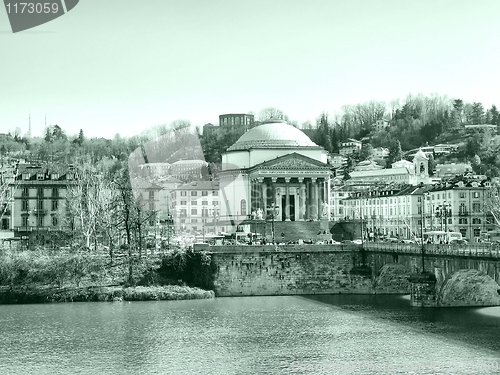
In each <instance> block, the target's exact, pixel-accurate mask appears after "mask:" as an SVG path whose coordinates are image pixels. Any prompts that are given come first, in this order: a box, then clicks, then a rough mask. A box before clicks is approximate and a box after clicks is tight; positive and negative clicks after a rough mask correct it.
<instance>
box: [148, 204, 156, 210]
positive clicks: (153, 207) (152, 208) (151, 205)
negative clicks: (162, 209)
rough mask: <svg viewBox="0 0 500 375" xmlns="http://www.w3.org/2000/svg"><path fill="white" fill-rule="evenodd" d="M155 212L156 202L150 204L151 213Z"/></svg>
mask: <svg viewBox="0 0 500 375" xmlns="http://www.w3.org/2000/svg"><path fill="white" fill-rule="evenodd" d="M154 210H155V204H154V202H149V211H154Z"/></svg>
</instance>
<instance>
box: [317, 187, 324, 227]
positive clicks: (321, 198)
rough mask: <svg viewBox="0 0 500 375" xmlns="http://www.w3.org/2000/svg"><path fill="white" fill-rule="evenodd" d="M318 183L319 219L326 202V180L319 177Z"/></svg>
mask: <svg viewBox="0 0 500 375" xmlns="http://www.w3.org/2000/svg"><path fill="white" fill-rule="evenodd" d="M316 184H317V186H318V199H317V205H318V220H319V219H321V217H322V216H323V202H324V194H325V181H324V179H322V178H318V180H317V181H316Z"/></svg>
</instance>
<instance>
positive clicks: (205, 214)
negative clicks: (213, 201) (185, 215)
mask: <svg viewBox="0 0 500 375" xmlns="http://www.w3.org/2000/svg"><path fill="white" fill-rule="evenodd" d="M201 216H203V217H208V209H206V208H204V209H203V210H201Z"/></svg>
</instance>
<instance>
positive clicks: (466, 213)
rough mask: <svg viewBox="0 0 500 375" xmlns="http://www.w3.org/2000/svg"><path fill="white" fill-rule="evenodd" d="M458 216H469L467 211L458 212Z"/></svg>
mask: <svg viewBox="0 0 500 375" xmlns="http://www.w3.org/2000/svg"><path fill="white" fill-rule="evenodd" d="M458 216H469V211H467V210H458Z"/></svg>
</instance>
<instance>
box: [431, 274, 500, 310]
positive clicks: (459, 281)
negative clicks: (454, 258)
mask: <svg viewBox="0 0 500 375" xmlns="http://www.w3.org/2000/svg"><path fill="white" fill-rule="evenodd" d="M438 300H439V305H440V306H498V305H500V285H498V283H497V282H496V281H495V280H493V279H492V278H491V277H490V276H488V275H487V274H486V273H484V272H482V271H479V270H475V269H461V270H458V271H456V272H454V273H453V274H451V275H449V276H448V277H447V278H446V279H445V280H444V283H443V286H442V287H441V291H440V293H439V295H438Z"/></svg>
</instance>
